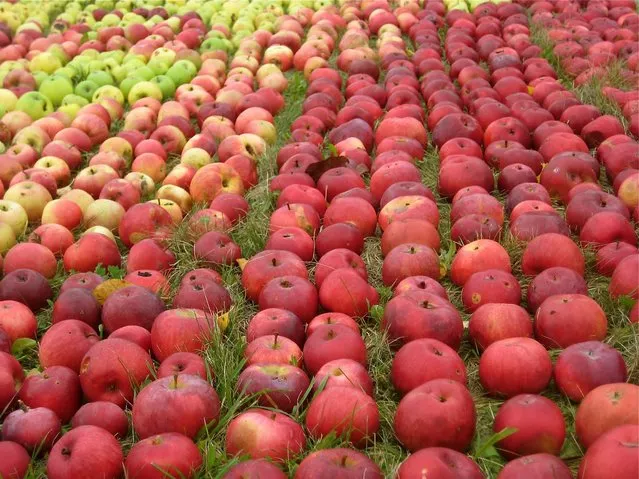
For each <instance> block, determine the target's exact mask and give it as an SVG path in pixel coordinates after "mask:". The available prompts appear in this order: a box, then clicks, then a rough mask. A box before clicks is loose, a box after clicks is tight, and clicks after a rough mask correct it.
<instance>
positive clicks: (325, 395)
mask: <svg viewBox="0 0 639 479" xmlns="http://www.w3.org/2000/svg"><path fill="white" fill-rule="evenodd" d="M306 429H307V430H308V431H309V434H310V435H311V436H312V437H313V438H316V439H318V438H321V437H325V436H327V435H329V434H331V433H334V434H335V435H337V436H338V437H340V436H342V437H344V438H345V439H348V440H350V441H351V442H352V443H353V444H354V445H355V446H356V447H362V446H364V445H365V444H366V443H367V442H368V441H369V440H371V439H372V437H373V436H374V435H375V434H376V433H377V431H378V429H379V411H378V408H377V404H375V401H374V400H373V399H372V398H371V397H370V396H368V395H367V394H366V393H364V392H362V391H360V390H358V389H356V388H353V387H331V388H328V389H325V390H323V391H322V392H320V393H319V394H318V395H317V396H315V398H314V399H313V401H312V402H311V405H310V406H309V408H308V412H307V414H306Z"/></svg>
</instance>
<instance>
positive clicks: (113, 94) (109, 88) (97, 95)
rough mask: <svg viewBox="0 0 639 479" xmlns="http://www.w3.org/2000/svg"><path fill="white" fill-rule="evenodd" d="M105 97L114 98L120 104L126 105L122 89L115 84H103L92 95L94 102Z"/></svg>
mask: <svg viewBox="0 0 639 479" xmlns="http://www.w3.org/2000/svg"><path fill="white" fill-rule="evenodd" d="M103 98H112V99H113V100H115V101H117V102H118V103H119V104H120V105H124V94H123V93H122V91H121V90H120V89H119V88H117V87H115V86H113V85H103V86H101V87H99V88H98V89H97V90H96V91H95V92H94V93H93V97H92V100H91V101H92V102H93V103H99V102H100V100H101V99H103Z"/></svg>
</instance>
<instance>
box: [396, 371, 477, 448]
mask: <svg viewBox="0 0 639 479" xmlns="http://www.w3.org/2000/svg"><path fill="white" fill-rule="evenodd" d="M441 398H444V399H445V400H444V401H442V400H441ZM418 405H420V406H418ZM475 419H476V413H475V404H474V402H473V399H472V396H471V395H470V392H469V391H468V389H466V387H465V386H464V385H462V384H461V383H459V382H458V381H453V380H451V379H433V380H431V381H428V382H426V383H424V384H422V385H421V386H418V387H417V388H415V389H413V390H412V391H411V392H409V393H408V394H406V396H404V397H403V399H402V400H401V401H400V403H399V406H398V407H397V412H396V413H395V418H394V421H393V428H394V430H395V435H396V436H397V438H398V439H399V441H400V442H401V443H402V444H403V445H404V446H405V447H406V448H408V449H409V450H410V451H411V452H415V451H418V450H419V449H423V448H428V447H448V448H451V449H454V450H457V451H464V450H466V448H468V446H469V444H470V441H471V440H472V438H473V435H474V433H475ZM434 424H437V427H436V430H437V432H435V429H434V426H433V425H434Z"/></svg>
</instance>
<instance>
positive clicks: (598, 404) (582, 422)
mask: <svg viewBox="0 0 639 479" xmlns="http://www.w3.org/2000/svg"><path fill="white" fill-rule="evenodd" d="M637 401H639V386H637V385H636V384H630V383H611V384H604V385H602V386H598V387H596V388H595V389H593V390H592V391H590V392H589V393H588V394H587V395H586V397H584V399H583V400H582V401H581V404H579V407H578V408H577V414H576V416H575V432H576V433H577V439H579V442H580V443H581V444H582V445H583V446H584V447H585V448H589V447H590V446H592V445H593V444H594V443H595V441H597V439H598V438H599V437H601V436H602V435H603V434H605V433H606V432H608V431H610V430H611V429H614V428H615V427H617V426H622V425H624V424H633V425H636V424H637V423H639V410H637V408H636V405H637Z"/></svg>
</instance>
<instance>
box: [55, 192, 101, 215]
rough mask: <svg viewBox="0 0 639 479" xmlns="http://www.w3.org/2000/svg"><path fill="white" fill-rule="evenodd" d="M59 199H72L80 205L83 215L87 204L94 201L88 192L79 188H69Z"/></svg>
mask: <svg viewBox="0 0 639 479" xmlns="http://www.w3.org/2000/svg"><path fill="white" fill-rule="evenodd" d="M60 199H64V200H70V201H73V202H74V203H75V204H76V205H78V206H79V207H80V210H81V211H82V214H83V215H84V214H85V213H86V210H87V208H88V207H89V205H90V204H91V203H93V202H94V201H95V200H94V199H93V197H92V196H91V195H90V194H89V193H87V192H86V191H84V190H79V189H71V190H69V191H67V192H66V193H64V194H63V195H61V196H60Z"/></svg>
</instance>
